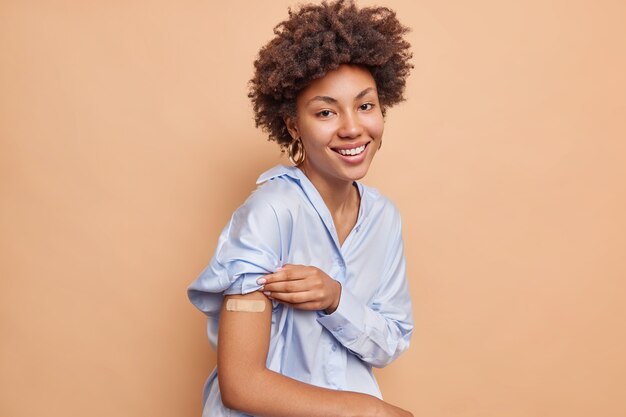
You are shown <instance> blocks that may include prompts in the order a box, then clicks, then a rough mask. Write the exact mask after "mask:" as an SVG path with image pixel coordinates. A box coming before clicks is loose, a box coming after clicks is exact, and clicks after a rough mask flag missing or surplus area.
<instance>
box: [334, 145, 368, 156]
mask: <svg viewBox="0 0 626 417" xmlns="http://www.w3.org/2000/svg"><path fill="white" fill-rule="evenodd" d="M367 145H369V142H368V143H366V144H365V145H361V146H357V147H356V148H351V149H333V150H334V151H335V152H337V153H338V154H340V155H343V156H355V155H359V154H361V153H363V151H365V148H366V147H367Z"/></svg>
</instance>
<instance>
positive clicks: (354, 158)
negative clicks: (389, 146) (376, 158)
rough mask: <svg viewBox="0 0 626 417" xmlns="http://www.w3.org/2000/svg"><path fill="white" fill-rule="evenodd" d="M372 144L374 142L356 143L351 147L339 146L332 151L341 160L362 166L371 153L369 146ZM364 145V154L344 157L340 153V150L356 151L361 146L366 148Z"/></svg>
mask: <svg viewBox="0 0 626 417" xmlns="http://www.w3.org/2000/svg"><path fill="white" fill-rule="evenodd" d="M371 143H372V141H368V142H361V143H355V144H350V145H343V146H337V147H333V148H331V149H332V150H333V152H334V153H335V155H337V157H339V159H340V160H342V161H344V162H347V163H349V164H360V163H361V162H363V161H364V160H365V158H366V157H367V154H368V151H369V145H370V144H371ZM364 145H365V149H364V150H363V152H361V153H360V154H358V155H342V154H340V153H339V152H338V151H339V150H346V149H354V148H358V147H359V146H364Z"/></svg>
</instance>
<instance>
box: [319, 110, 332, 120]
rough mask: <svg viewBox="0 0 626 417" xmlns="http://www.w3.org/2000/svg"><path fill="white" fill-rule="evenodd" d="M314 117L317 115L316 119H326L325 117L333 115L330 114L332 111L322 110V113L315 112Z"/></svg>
mask: <svg viewBox="0 0 626 417" xmlns="http://www.w3.org/2000/svg"><path fill="white" fill-rule="evenodd" d="M316 115H317V116H318V117H322V118H327V117H330V116H332V115H333V112H332V111H330V110H328V109H325V110H322V111H319V112H317V113H316Z"/></svg>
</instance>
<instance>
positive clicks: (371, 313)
mask: <svg viewBox="0 0 626 417" xmlns="http://www.w3.org/2000/svg"><path fill="white" fill-rule="evenodd" d="M396 298H397V301H396V302H387V303H385V304H379V308H381V309H382V308H383V307H384V311H376V310H374V309H373V308H371V307H369V306H367V305H365V304H364V303H363V302H362V301H361V300H360V299H358V298H357V297H355V296H354V295H353V294H352V293H351V292H350V291H349V290H348V289H343V290H342V299H341V302H340V303H339V307H338V308H337V310H336V311H335V312H333V314H331V315H324V316H321V317H319V318H318V322H319V323H320V324H321V325H322V326H324V327H325V328H326V329H327V330H328V331H329V332H331V333H332V334H333V336H334V337H335V338H336V339H337V341H339V342H340V343H341V344H342V345H344V346H345V347H346V348H347V349H349V350H350V351H351V352H353V353H354V354H356V355H357V356H358V357H359V358H360V359H361V360H363V361H364V362H367V363H368V364H370V365H372V366H377V367H382V366H386V365H388V364H389V363H390V362H391V361H393V360H394V359H395V358H396V357H397V356H398V355H400V353H402V352H403V351H404V350H406V349H407V347H408V345H409V341H410V336H411V333H412V330H413V323H412V319H411V313H410V311H411V305H410V300H409V299H408V297H406V296H398V297H396Z"/></svg>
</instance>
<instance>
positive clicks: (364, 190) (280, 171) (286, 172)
mask: <svg viewBox="0 0 626 417" xmlns="http://www.w3.org/2000/svg"><path fill="white" fill-rule="evenodd" d="M281 176H287V177H289V178H291V179H293V180H295V181H296V182H297V183H298V185H299V186H300V188H301V189H302V190H303V191H304V193H305V194H306V196H307V197H308V199H309V201H310V202H311V204H312V205H313V207H314V208H315V210H316V211H317V213H318V214H319V215H320V217H321V218H322V221H323V222H324V224H325V225H326V228H327V229H328V231H329V233H330V234H331V235H333V238H334V240H335V242H336V243H337V247H339V243H338V240H337V233H336V231H335V227H334V226H335V225H334V224H333V220H332V217H331V215H330V212H329V211H328V207H326V204H325V203H324V200H323V199H322V196H321V195H320V194H319V192H318V191H317V189H316V188H315V186H314V185H313V183H312V182H311V181H310V180H309V179H308V177H307V176H306V175H305V174H304V172H302V171H301V170H300V169H299V168H297V167H295V166H285V165H276V166H275V167H273V168H271V169H269V170H268V171H265V172H264V173H263V174H261V176H259V178H258V179H257V182H256V183H257V184H261V183H264V182H266V181H270V180H272V179H274V178H278V177H281ZM354 183H355V184H356V186H357V188H358V190H359V194H360V195H361V204H360V207H359V215H358V218H357V222H356V224H355V225H354V227H355V228H358V227H360V225H361V223H362V222H363V220H364V219H365V218H366V217H367V216H368V214H369V212H370V208H371V205H372V204H373V200H375V199H376V197H377V195H378V193H377V192H375V190H374V189H372V188H369V187H367V186H365V185H363V184H361V183H360V182H358V181H355V182H354Z"/></svg>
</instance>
